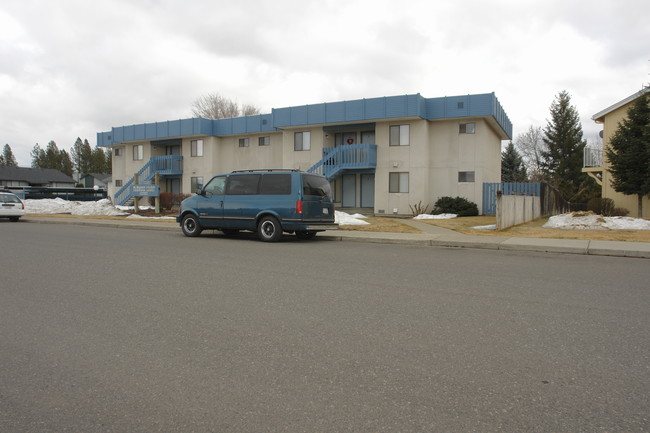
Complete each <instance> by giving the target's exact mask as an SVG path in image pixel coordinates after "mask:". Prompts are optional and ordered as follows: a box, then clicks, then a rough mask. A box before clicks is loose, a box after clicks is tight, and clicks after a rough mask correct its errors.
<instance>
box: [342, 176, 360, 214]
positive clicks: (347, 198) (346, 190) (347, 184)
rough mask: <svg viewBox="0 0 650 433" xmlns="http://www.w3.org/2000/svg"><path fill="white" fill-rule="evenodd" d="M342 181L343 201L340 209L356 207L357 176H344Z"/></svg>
mask: <svg viewBox="0 0 650 433" xmlns="http://www.w3.org/2000/svg"><path fill="white" fill-rule="evenodd" d="M342 181H343V199H342V200H341V206H342V207H356V206H357V175H356V174H344V175H343V176H342Z"/></svg>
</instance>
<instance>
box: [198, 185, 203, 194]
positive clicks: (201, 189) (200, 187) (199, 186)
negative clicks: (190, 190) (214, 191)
mask: <svg viewBox="0 0 650 433" xmlns="http://www.w3.org/2000/svg"><path fill="white" fill-rule="evenodd" d="M196 194H197V195H205V191H203V185H198V186H197V188H196Z"/></svg>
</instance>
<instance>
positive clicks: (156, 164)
mask: <svg viewBox="0 0 650 433" xmlns="http://www.w3.org/2000/svg"><path fill="white" fill-rule="evenodd" d="M156 173H158V174H159V175H161V176H173V175H179V174H183V157H182V156H177V155H165V156H154V157H152V158H151V159H150V160H149V161H148V162H147V163H146V164H145V165H144V166H143V167H142V168H141V169H140V170H139V171H138V183H139V184H140V185H145V184H151V181H152V180H153V178H154V176H155V174H156ZM134 181H135V177H132V178H131V179H130V180H129V181H128V182H127V183H126V184H124V186H123V187H122V188H120V190H119V191H117V192H116V193H115V195H114V196H113V203H115V204H116V205H123V204H124V203H126V202H128V201H129V200H131V199H132V198H133V197H134V195H133V188H132V187H133V182H134Z"/></svg>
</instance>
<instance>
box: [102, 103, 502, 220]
mask: <svg viewBox="0 0 650 433" xmlns="http://www.w3.org/2000/svg"><path fill="white" fill-rule="evenodd" d="M511 138H512V124H511V123H510V120H509V119H508V116H507V115H506V113H505V111H504V110H503V108H502V107H501V104H500V103H499V101H498V99H497V98H496V96H495V95H494V93H488V94H479V95H464V96H454V97H441V98H424V97H422V96H421V95H420V94H414V95H402V96H389V97H380V98H371V99H358V100H352V101H339V102H331V103H322V104H315V105H304V106H295V107H285V108H277V109H273V110H272V111H271V113H269V114H261V115H254V116H246V117H238V118H232V119H217V120H211V119H201V118H194V119H184V120H174V121H167V122H156V123H146V124H138V125H130V126H119V127H114V128H112V129H111V130H110V131H107V132H100V133H98V134H97V144H98V145H99V146H104V147H108V148H110V149H111V151H112V152H113V167H112V168H113V175H112V179H113V181H112V185H111V186H110V187H109V195H111V196H112V197H113V201H114V203H115V204H121V203H124V202H125V201H127V200H129V199H131V198H132V194H131V185H132V183H133V177H134V174H135V173H138V178H139V179H138V181H139V183H141V184H142V183H151V182H152V178H153V176H154V174H155V173H156V172H157V173H158V174H159V175H160V178H161V182H160V184H161V187H160V190H161V191H163V192H165V191H166V192H172V193H186V194H187V193H193V192H195V191H196V187H197V186H198V185H200V184H204V183H206V182H207V181H208V180H209V179H210V178H211V177H212V176H213V175H215V174H219V173H227V172H230V171H232V170H246V169H259V168H290V169H300V170H304V171H308V172H314V173H319V174H322V175H324V176H325V177H326V178H328V179H329V180H330V182H331V184H332V190H333V191H334V200H335V203H336V206H337V207H338V208H343V209H346V208H348V209H350V208H363V209H365V210H367V211H368V212H373V213H375V214H410V213H411V210H410V206H411V205H417V204H418V203H421V204H422V206H424V205H426V204H429V205H430V206H432V205H433V203H434V202H435V201H436V200H437V199H438V198H440V197H442V196H454V197H455V196H461V197H465V198H467V199H469V200H471V201H473V202H475V203H476V204H477V205H478V208H479V209H481V208H482V201H483V197H482V191H483V183H484V182H500V180H501V141H502V140H508V139H511Z"/></svg>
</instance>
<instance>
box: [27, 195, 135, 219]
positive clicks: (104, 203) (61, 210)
mask: <svg viewBox="0 0 650 433" xmlns="http://www.w3.org/2000/svg"><path fill="white" fill-rule="evenodd" d="M25 213H28V214H71V215H107V216H116V215H117V216H119V215H126V213H124V212H122V211H121V210H119V209H116V208H115V206H113V204H112V203H111V201H110V200H108V199H102V200H98V201H68V200H63V199H62V198H54V199H40V200H36V199H27V200H25Z"/></svg>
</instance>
